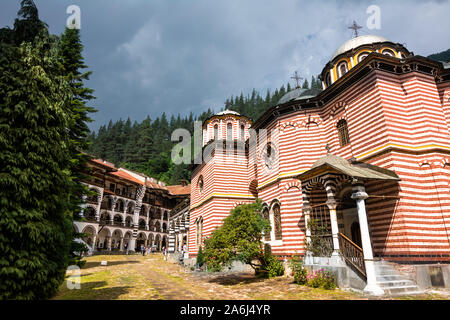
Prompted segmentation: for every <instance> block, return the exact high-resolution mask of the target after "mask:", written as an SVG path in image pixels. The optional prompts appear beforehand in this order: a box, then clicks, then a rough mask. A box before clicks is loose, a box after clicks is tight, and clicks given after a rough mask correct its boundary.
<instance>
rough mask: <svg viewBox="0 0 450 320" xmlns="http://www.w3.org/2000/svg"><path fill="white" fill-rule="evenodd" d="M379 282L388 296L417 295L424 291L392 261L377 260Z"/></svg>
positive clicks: (376, 268) (376, 271)
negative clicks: (396, 267)
mask: <svg viewBox="0 0 450 320" xmlns="http://www.w3.org/2000/svg"><path fill="white" fill-rule="evenodd" d="M375 273H376V276H377V283H378V285H379V286H380V287H381V289H383V290H384V292H385V295H387V296H401V295H416V294H422V293H424V291H422V290H421V289H420V288H419V287H418V286H417V285H416V283H415V282H414V281H412V280H411V279H408V277H407V276H405V275H403V274H401V273H400V272H399V271H398V270H397V269H395V268H394V267H393V265H392V263H390V262H387V261H375Z"/></svg>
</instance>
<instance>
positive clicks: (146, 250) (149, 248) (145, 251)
mask: <svg viewBox="0 0 450 320" xmlns="http://www.w3.org/2000/svg"><path fill="white" fill-rule="evenodd" d="M152 252H156V247H154V246H150V245H149V246H147V247H145V246H144V245H143V244H141V253H142V255H143V256H145V255H149V254H151V253H152ZM162 252H163V254H164V257H165V256H166V253H167V252H166V248H165V247H162Z"/></svg>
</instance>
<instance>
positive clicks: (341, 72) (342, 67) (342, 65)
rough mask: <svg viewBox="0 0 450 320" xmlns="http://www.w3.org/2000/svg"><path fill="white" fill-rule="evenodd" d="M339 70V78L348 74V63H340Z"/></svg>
mask: <svg viewBox="0 0 450 320" xmlns="http://www.w3.org/2000/svg"><path fill="white" fill-rule="evenodd" d="M337 69H338V74H339V78H341V77H343V76H344V74H346V73H347V71H348V66H347V62H345V61H344V62H341V63H339V65H338V68H337Z"/></svg>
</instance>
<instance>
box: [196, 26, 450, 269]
mask: <svg viewBox="0 0 450 320" xmlns="http://www.w3.org/2000/svg"><path fill="white" fill-rule="evenodd" d="M320 79H321V80H322V84H323V89H324V90H323V91H317V90H306V89H296V90H293V91H291V92H288V93H287V94H286V95H285V96H284V97H283V98H282V99H281V100H280V101H279V103H278V105H276V106H274V107H272V108H271V109H269V110H268V111H267V112H265V113H264V115H262V116H261V117H260V118H259V119H258V120H257V121H256V122H252V121H251V120H250V119H248V118H247V117H245V116H244V115H240V114H238V113H236V112H233V111H230V110H225V111H222V112H220V113H218V114H216V115H214V116H212V117H211V118H209V119H207V120H206V121H205V122H204V123H203V145H204V147H203V148H204V151H205V150H206V151H207V152H206V153H207V154H210V155H211V156H210V157H209V158H208V159H206V160H204V162H203V163H202V164H200V165H196V166H194V168H193V174H192V181H191V197H190V212H189V237H188V251H189V257H191V258H193V257H195V256H196V254H197V251H198V248H199V247H200V246H201V245H202V244H203V240H204V239H205V237H208V236H209V235H210V234H211V232H212V231H213V230H214V229H215V228H216V227H217V226H219V225H221V223H222V221H223V219H224V218H225V217H227V216H228V215H229V213H230V210H232V209H233V208H234V207H236V206H237V205H239V204H242V203H250V202H253V201H254V200H255V199H256V198H259V199H261V200H262V202H263V204H264V211H263V215H264V216H265V217H267V218H269V219H270V222H271V226H272V231H271V232H270V234H266V235H264V241H265V242H266V243H269V244H270V245H271V247H272V252H273V253H274V254H275V255H278V256H279V257H280V258H282V257H287V256H291V255H292V254H297V255H304V254H305V252H306V250H305V241H309V240H310V237H311V229H310V228H307V227H306V226H308V225H309V224H308V221H311V220H314V221H315V223H318V224H319V225H320V226H322V227H323V230H325V231H326V232H324V233H322V236H323V237H324V239H327V241H328V242H329V244H330V247H331V249H332V256H337V255H338V253H342V254H344V255H345V254H347V255H348V254H349V250H350V249H352V250H353V249H355V248H356V249H355V250H356V251H355V252H359V253H358V254H360V257H359V259H360V260H359V262H356V263H355V265H356V267H361V268H362V269H364V268H365V267H367V266H369V268H370V263H366V265H364V261H366V262H367V261H371V260H373V258H375V259H376V258H383V259H385V260H392V261H399V262H400V261H401V262H421V261H422V262H425V261H427V262H448V261H450V244H449V243H450V242H449V241H450V238H449V233H450V186H449V183H450V139H449V128H450V65H449V64H446V63H440V62H435V61H432V60H430V59H427V58H424V57H421V56H415V55H414V54H413V53H412V52H410V51H409V50H408V49H407V48H405V47H404V46H403V45H401V44H398V43H393V42H391V41H389V40H387V39H385V38H382V37H379V36H374V35H365V36H359V37H356V38H353V39H351V40H349V41H347V42H346V43H344V44H343V45H342V46H341V47H340V48H339V49H338V50H337V51H336V52H335V53H334V54H333V56H332V58H331V60H330V61H329V62H328V63H327V65H326V66H325V67H324V68H323V71H322V73H321V75H320ZM250 129H255V130H256V132H258V138H259V140H260V141H261V140H263V139H261V133H260V132H261V129H266V130H267V139H266V141H267V142H266V143H265V144H261V143H258V144H257V148H253V149H252V148H251V147H249V145H250V144H249V140H251V139H249V138H250V133H251V130H250ZM227 144H229V145H234V146H237V145H240V144H241V145H244V148H243V149H239V148H238V149H237V151H234V152H233V153H232V157H231V158H232V159H233V160H232V161H227V159H229V158H230V156H229V154H228V157H227V154H226V152H227V151H226V148H217V147H218V146H225V145H227ZM208 148H211V150H212V151H211V152H208ZM358 248H359V250H360V251H358V250H357V249H358ZM356 260H358V259H356ZM363 271H364V272H366V271H367V270H365V269H364V270H363ZM369 271H370V270H369Z"/></svg>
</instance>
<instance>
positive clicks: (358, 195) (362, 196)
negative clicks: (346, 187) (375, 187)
mask: <svg viewBox="0 0 450 320" xmlns="http://www.w3.org/2000/svg"><path fill="white" fill-rule="evenodd" d="M351 197H352V199H354V200H365V199H367V198H368V197H369V195H368V194H367V193H366V192H365V191H356V192H354V193H353V194H352V196H351Z"/></svg>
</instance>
